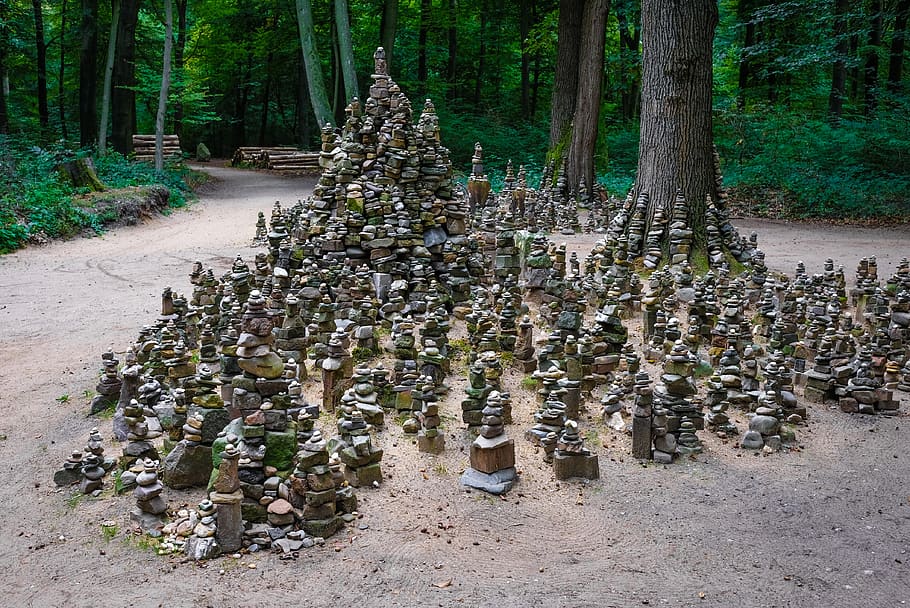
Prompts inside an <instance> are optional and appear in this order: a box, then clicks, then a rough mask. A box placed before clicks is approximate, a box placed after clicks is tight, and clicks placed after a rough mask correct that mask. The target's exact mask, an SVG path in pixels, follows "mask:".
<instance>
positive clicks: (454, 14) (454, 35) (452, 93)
mask: <svg viewBox="0 0 910 608" xmlns="http://www.w3.org/2000/svg"><path fill="white" fill-rule="evenodd" d="M457 25H458V0H449V30H448V43H449V61H448V63H447V64H446V82H447V83H448V84H449V90H448V97H449V99H458V72H457V67H458V60H457V56H458V28H457Z"/></svg>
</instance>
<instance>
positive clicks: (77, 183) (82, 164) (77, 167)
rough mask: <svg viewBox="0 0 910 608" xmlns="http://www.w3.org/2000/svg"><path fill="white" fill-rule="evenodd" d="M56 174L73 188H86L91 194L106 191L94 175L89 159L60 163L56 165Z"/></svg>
mask: <svg viewBox="0 0 910 608" xmlns="http://www.w3.org/2000/svg"><path fill="white" fill-rule="evenodd" d="M57 173H59V174H60V176H61V177H62V178H63V179H64V180H66V181H67V182H69V183H70V184H71V185H72V186H73V187H75V188H88V189H89V190H91V191H92V192H103V191H104V190H106V188H105V186H104V184H102V183H101V180H100V179H98V174H97V173H95V165H93V164H92V159H91V158H88V157H85V158H76V159H73V160H68V161H66V162H63V163H60V164H59V165H57Z"/></svg>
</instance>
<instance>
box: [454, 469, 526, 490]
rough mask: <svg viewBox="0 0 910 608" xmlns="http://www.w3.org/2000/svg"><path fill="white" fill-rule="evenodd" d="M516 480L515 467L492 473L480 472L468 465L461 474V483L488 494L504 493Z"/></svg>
mask: <svg viewBox="0 0 910 608" xmlns="http://www.w3.org/2000/svg"><path fill="white" fill-rule="evenodd" d="M516 481H518V472H517V471H516V470H515V467H510V468H508V469H502V470H500V471H495V472H493V473H481V472H480V471H477V470H475V469H472V468H470V467H469V468H467V469H466V470H465V472H464V473H463V474H462V475H461V485H463V486H467V487H469V488H474V489H475V490H483V491H484V492H487V493H489V494H505V493H506V492H508V491H509V490H511V489H512V486H514V485H515V482H516Z"/></svg>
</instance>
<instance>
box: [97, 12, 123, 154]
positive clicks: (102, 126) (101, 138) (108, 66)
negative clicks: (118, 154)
mask: <svg viewBox="0 0 910 608" xmlns="http://www.w3.org/2000/svg"><path fill="white" fill-rule="evenodd" d="M119 29H120V0H111V32H110V37H109V38H108V41H107V63H105V65H104V85H103V86H104V90H102V91H101V120H100V121H99V124H98V153H99V154H101V155H104V154H107V121H108V113H109V112H110V107H111V88H112V81H113V75H114V59H115V56H116V49H117V31H118V30H119Z"/></svg>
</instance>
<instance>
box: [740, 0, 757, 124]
mask: <svg viewBox="0 0 910 608" xmlns="http://www.w3.org/2000/svg"><path fill="white" fill-rule="evenodd" d="M753 9H754V6H753V2H752V0H740V1H739V6H738V7H737V17H738V19H739V22H740V23H741V24H742V26H743V48H742V51H740V54H739V79H738V84H739V86H738V87H737V91H736V105H737V106H738V107H739V109H743V108H744V107H745V106H746V89H748V88H749V80H750V78H751V76H752V69H751V68H752V65H751V62H750V61H749V54H750V53H751V52H752V47H753V45H755V19H753V18H752V10H753Z"/></svg>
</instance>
